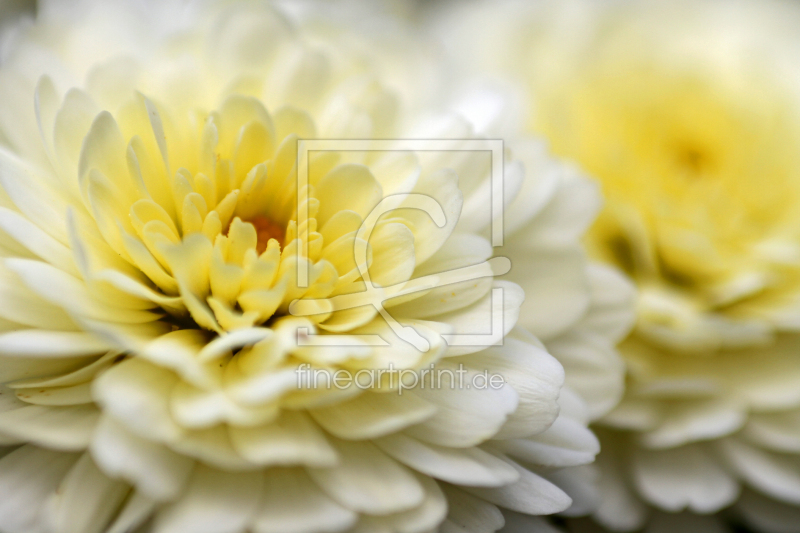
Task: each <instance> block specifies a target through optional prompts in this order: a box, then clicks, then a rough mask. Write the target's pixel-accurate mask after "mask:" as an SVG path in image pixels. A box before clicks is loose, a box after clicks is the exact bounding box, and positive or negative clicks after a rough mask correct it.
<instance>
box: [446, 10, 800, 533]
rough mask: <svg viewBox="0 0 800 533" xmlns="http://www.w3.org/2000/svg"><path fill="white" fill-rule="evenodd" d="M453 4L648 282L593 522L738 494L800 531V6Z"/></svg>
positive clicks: (742, 504) (494, 70)
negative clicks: (584, 175)
mask: <svg viewBox="0 0 800 533" xmlns="http://www.w3.org/2000/svg"><path fill="white" fill-rule="evenodd" d="M454 11H455V12H458V13H459V14H456V15H454V14H452V13H450V14H448V15H445V18H444V19H443V21H442V23H441V28H445V30H444V31H445V32H446V33H448V34H449V36H448V40H449V42H450V45H451V47H452V49H453V51H454V55H455V56H457V57H460V58H462V61H463V63H464V65H465V68H470V69H475V68H476V67H477V69H478V70H480V71H481V72H482V74H483V75H484V76H490V77H491V76H495V77H499V78H501V79H503V80H506V83H509V80H511V81H513V83H515V84H516V85H515V89H514V90H516V91H517V94H518V99H519V101H521V102H522V107H523V110H522V114H523V116H524V117H525V119H524V120H525V122H526V125H527V127H528V128H529V130H531V131H538V132H542V133H544V134H545V135H546V136H547V137H548V138H549V139H550V141H551V143H552V146H553V149H554V151H555V152H556V153H557V154H559V155H563V156H567V157H571V158H574V159H575V160H577V161H578V162H579V163H580V164H581V166H582V167H583V168H584V169H585V170H586V171H588V172H589V173H590V174H592V175H594V176H596V177H597V178H598V180H599V182H600V183H601V185H602V188H603V192H604V194H605V196H606V198H607V201H608V205H607V207H606V209H605V210H604V213H603V214H602V215H601V218H600V220H599V221H598V222H597V223H596V224H595V225H594V227H593V229H592V231H591V234H590V237H589V239H588V245H589V247H590V249H591V251H592V253H593V254H594V255H595V257H598V258H601V259H603V260H605V261H607V262H609V263H611V264H614V265H616V266H618V267H620V268H622V269H624V270H625V271H626V272H627V273H628V274H629V275H630V276H631V277H632V278H633V279H634V281H635V282H636V284H637V286H638V290H639V297H638V304H637V307H638V313H637V315H638V317H637V327H636V333H635V335H634V336H633V337H632V338H630V339H629V340H627V341H626V342H625V343H624V344H623V345H622V347H621V351H622V353H623V355H624V357H625V359H626V362H627V365H628V386H627V392H626V396H625V399H624V400H623V402H622V404H621V405H620V406H619V407H618V408H617V409H615V410H614V411H613V412H612V413H610V414H609V415H608V416H606V417H605V418H604V419H603V420H602V423H603V424H604V425H606V426H608V427H609V428H613V429H609V430H608V431H604V432H603V433H602V438H601V441H602V442H603V449H604V450H605V452H604V453H602V454H601V457H600V464H601V466H602V467H603V468H604V471H605V477H604V479H605V480H606V485H605V490H604V492H603V496H604V498H605V501H604V503H603V506H602V507H601V509H600V512H599V513H598V517H599V519H600V520H601V521H602V522H603V523H604V524H606V525H608V526H610V527H613V528H615V529H635V528H637V527H639V526H640V525H641V524H642V523H643V522H644V521H645V517H646V515H647V514H648V511H647V507H646V505H643V503H642V502H645V503H646V504H650V505H653V506H655V507H657V508H660V509H663V510H666V511H670V512H675V511H679V510H682V509H688V510H690V511H692V512H695V513H712V512H715V511H718V510H719V509H721V508H723V507H726V506H728V505H730V504H732V503H734V502H735V501H738V504H737V510H738V511H740V512H741V513H743V514H744V516H745V517H746V518H747V519H748V520H750V521H751V522H752V523H753V524H755V525H756V527H758V528H759V529H765V530H779V531H796V530H797V527H798V526H797V524H798V523H800V520H798V511H797V508H796V507H794V506H796V505H797V504H798V503H800V499H799V498H800V469H798V464H797V461H798V456H797V452H798V450H800V448H798V442H800V441H798V437H800V434H798V433H797V431H796V423H795V419H796V416H797V409H798V407H799V406H800V397H799V396H798V394H797V391H798V390H800V389H798V384H800V374H799V373H798V351H797V342H798V336H797V333H796V332H797V324H798V322H797V311H798V303H797V302H798V300H797V296H798V285H797V279H798V277H797V274H798V266H799V265H798V255H797V253H796V252H797V250H798V227H799V226H798V219H797V213H798V210H797V205H798V203H797V202H798V193H800V181H799V180H798V176H800V159H799V158H798V151H797V146H798V141H799V140H800V138H798V133H799V132H800V121H799V120H798V119H800V115H799V114H798V113H800V107H798V104H799V103H800V100H799V97H800V91H798V89H800V84H798V82H799V81H800V68H798V67H800V65H799V64H798V60H797V58H798V41H797V39H796V36H795V30H794V28H796V25H797V22H798V17H799V16H800V12H798V10H797V7H796V6H795V5H794V4H790V3H779V2H744V1H742V2H716V1H705V2H692V3H689V2H680V3H678V4H675V3H666V2H663V3H652V2H624V1H623V2H603V3H591V2H567V3H558V4H556V3H545V2H540V3H533V4H528V5H523V4H522V3H517V2H507V3H503V4H500V5H498V4H497V3H491V4H489V3H484V4H471V5H469V6H466V7H464V6H460V7H458V8H454ZM470 63H471V65H469V66H468V64H470ZM743 487H744V488H743ZM740 494H741V498H739V496H740ZM659 520H662V521H663V520H666V522H664V523H666V524H669V521H670V520H678V521H680V523H681V524H684V525H683V526H678V525H675V523H673V525H671V526H668V527H670V528H671V529H673V530H674V529H677V528H678V527H688V526H685V523H686V521H687V520H688V521H689V522H690V523H691V522H692V520H693V519H692V518H691V515H673V516H672V517H671V518H669V517H662V518H659ZM706 527H708V522H707V521H706V520H704V519H700V518H698V519H697V523H696V525H695V528H696V529H697V530H698V531H705V529H704V528H706Z"/></svg>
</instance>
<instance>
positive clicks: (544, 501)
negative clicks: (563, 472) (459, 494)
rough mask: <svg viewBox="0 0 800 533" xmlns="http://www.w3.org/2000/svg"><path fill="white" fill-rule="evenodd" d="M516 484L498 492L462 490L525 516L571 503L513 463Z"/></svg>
mask: <svg viewBox="0 0 800 533" xmlns="http://www.w3.org/2000/svg"><path fill="white" fill-rule="evenodd" d="M511 464H512V465H514V467H515V468H516V469H517V472H519V474H520V479H519V481H517V482H515V483H512V484H511V485H506V486H504V487H498V488H479V487H465V488H464V490H465V491H467V492H469V493H470V494H472V495H474V496H478V497H479V498H483V499H484V500H486V501H488V502H491V503H494V504H496V505H499V506H500V507H504V508H506V509H510V510H512V511H517V512H520V513H525V514H533V515H544V514H553V513H558V512H560V511H563V510H565V509H567V508H568V507H569V506H570V505H571V504H572V500H571V499H570V497H569V496H567V494H566V493H565V492H564V491H562V490H561V489H560V488H558V487H557V486H555V485H553V484H552V483H550V482H549V481H547V480H546V479H544V478H543V477H541V476H539V475H537V474H534V473H533V472H531V471H530V470H527V469H525V468H523V467H521V466H519V465H517V464H515V463H511Z"/></svg>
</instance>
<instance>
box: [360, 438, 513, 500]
mask: <svg viewBox="0 0 800 533" xmlns="http://www.w3.org/2000/svg"><path fill="white" fill-rule="evenodd" d="M375 445H376V446H378V447H379V448H380V449H381V450H383V451H384V452H386V453H387V454H389V455H390V456H391V457H394V458H395V459H397V460H398V461H400V462H401V463H403V464H405V465H406V466H409V467H411V468H413V469H414V470H416V471H418V472H422V473H423V474H427V475H429V476H432V477H435V478H437V479H441V480H443V481H447V482H449V483H453V484H455V485H474V486H481V487H498V486H501V485H507V484H509V483H513V482H514V481H516V480H518V479H519V473H518V472H517V470H516V469H515V468H514V467H513V466H511V465H509V464H508V463H507V462H505V461H504V460H502V459H500V458H499V457H497V456H495V455H492V454H491V453H489V452H486V451H484V450H481V449H480V448H463V449H462V448H446V447H443V446H436V445H434V444H426V443H423V442H420V441H418V440H416V439H414V438H412V437H409V436H407V435H403V434H399V435H391V436H388V437H383V438H381V439H378V440H376V441H375Z"/></svg>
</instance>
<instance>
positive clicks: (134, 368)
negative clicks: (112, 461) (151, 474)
mask: <svg viewBox="0 0 800 533" xmlns="http://www.w3.org/2000/svg"><path fill="white" fill-rule="evenodd" d="M177 381H178V379H177V377H176V376H175V374H173V373H172V372H170V371H168V370H165V369H163V368H159V367H157V366H155V365H153V364H152V363H149V362H147V361H144V360H142V359H141V358H139V357H134V358H131V359H126V360H125V361H122V362H121V363H118V364H116V365H114V366H112V367H111V368H110V369H108V370H107V371H106V372H105V373H103V374H102V375H101V376H100V377H98V378H97V379H96V380H95V381H94V385H93V389H92V392H93V395H94V398H95V400H96V401H97V403H99V404H100V405H101V406H102V407H103V409H104V410H107V411H108V412H109V413H110V414H111V415H112V416H114V418H116V419H117V420H119V421H120V422H122V423H123V424H125V426H126V427H127V428H128V429H130V430H131V431H133V432H134V433H136V434H137V435H140V436H142V437H144V438H149V439H156V440H161V441H164V440H174V439H176V438H177V437H178V436H179V435H180V434H181V430H180V428H179V427H178V425H177V424H175V421H174V420H173V419H172V415H170V410H169V396H170V394H171V392H172V389H173V387H174V386H175V384H176V383H177Z"/></svg>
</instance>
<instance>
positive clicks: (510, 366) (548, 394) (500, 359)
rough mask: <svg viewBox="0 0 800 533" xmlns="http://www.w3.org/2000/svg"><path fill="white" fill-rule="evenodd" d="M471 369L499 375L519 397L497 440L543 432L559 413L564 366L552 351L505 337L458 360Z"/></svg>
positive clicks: (518, 339)
mask: <svg viewBox="0 0 800 533" xmlns="http://www.w3.org/2000/svg"><path fill="white" fill-rule="evenodd" d="M460 361H463V362H464V364H465V365H467V366H469V367H470V368H473V369H476V370H479V371H486V372H488V373H489V375H490V376H491V375H498V376H501V377H502V378H503V381H505V383H506V384H508V385H510V386H511V387H512V388H513V389H514V391H515V392H516V393H517V396H518V397H519V403H518V405H517V409H516V410H515V411H514V412H513V413H512V414H511V415H510V416H509V417H508V420H507V421H506V423H505V425H504V426H503V428H502V429H501V430H500V432H499V433H498V434H497V437H496V438H498V439H508V438H517V437H526V436H529V435H534V434H536V433H541V432H542V431H544V430H545V429H547V428H548V427H550V425H551V424H552V423H553V421H554V420H555V419H556V416H557V415H558V409H559V407H558V404H557V403H556V400H557V399H558V395H559V391H560V389H561V386H562V385H563V384H564V369H563V368H562V366H561V364H560V363H559V362H558V361H557V360H556V359H555V358H554V357H553V356H552V355H550V354H549V353H547V352H546V351H545V350H543V349H542V348H540V347H539V346H537V345H535V344H533V343H532V342H527V341H525V340H522V339H520V338H511V337H506V338H505V339H504V340H503V345H502V346H492V347H490V348H488V349H486V350H483V351H481V352H478V353H475V354H471V355H468V356H465V357H463V358H460V359H459V362H460Z"/></svg>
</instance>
